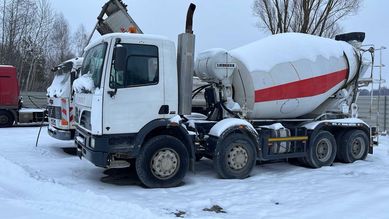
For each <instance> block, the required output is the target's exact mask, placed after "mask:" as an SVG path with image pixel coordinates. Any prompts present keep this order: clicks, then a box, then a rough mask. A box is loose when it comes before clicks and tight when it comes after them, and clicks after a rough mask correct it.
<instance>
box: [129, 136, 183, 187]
mask: <svg viewBox="0 0 389 219" xmlns="http://www.w3.org/2000/svg"><path fill="white" fill-rule="evenodd" d="M135 167H136V172H137V174H138V176H139V179H140V180H141V182H142V183H143V184H144V185H145V186H147V187H149V188H167V187H175V186H178V185H179V184H180V183H181V182H182V179H183V178H184V176H185V174H186V172H187V171H188V168H189V155H188V151H187V149H186V147H185V145H184V144H183V143H182V142H181V141H180V140H178V139H177V138H175V137H172V136H168V135H161V136H157V137H154V138H152V139H150V140H148V141H147V142H146V144H145V145H144V146H143V147H142V148H141V151H140V153H139V156H138V158H137V160H136V165H135Z"/></svg>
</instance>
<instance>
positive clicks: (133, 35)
mask: <svg viewBox="0 0 389 219" xmlns="http://www.w3.org/2000/svg"><path fill="white" fill-rule="evenodd" d="M112 37H130V38H132V39H139V40H145V39H146V40H164V41H171V40H169V39H168V38H167V37H164V36H160V35H153V34H137V33H110V34H106V35H103V36H101V37H99V38H98V39H96V40H95V41H93V42H92V43H90V44H89V45H88V46H87V47H86V48H85V49H84V50H85V51H86V50H88V49H90V48H91V47H93V46H95V45H97V44H99V43H101V42H102V41H104V40H106V39H108V38H112ZM171 42H173V41H171Z"/></svg>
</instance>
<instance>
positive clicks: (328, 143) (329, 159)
mask: <svg viewBox="0 0 389 219" xmlns="http://www.w3.org/2000/svg"><path fill="white" fill-rule="evenodd" d="M336 149H337V148H336V141H335V138H334V136H333V135H332V134H331V133H330V132H328V131H320V132H319V133H318V134H317V135H316V136H313V138H312V139H311V140H310V142H309V148H308V152H307V153H308V154H307V157H306V158H305V159H304V160H305V161H306V164H307V165H308V166H309V167H312V168H320V167H322V166H330V165H331V164H332V163H333V162H334V160H335V156H336Z"/></svg>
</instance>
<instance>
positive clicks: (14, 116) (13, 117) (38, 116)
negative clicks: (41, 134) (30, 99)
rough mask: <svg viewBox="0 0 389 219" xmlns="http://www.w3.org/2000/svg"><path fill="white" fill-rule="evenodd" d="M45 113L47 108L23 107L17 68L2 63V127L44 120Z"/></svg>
mask: <svg viewBox="0 0 389 219" xmlns="http://www.w3.org/2000/svg"><path fill="white" fill-rule="evenodd" d="M45 115H46V111H45V109H37V108H36V109H35V108H34V109H33V108H25V107H23V102H22V99H21V97H20V89H19V83H18V79H17V72H16V68H15V67H14V66H9V65H0V128H3V127H10V126H12V125H14V124H15V123H35V122H42V121H43V120H44V119H45Z"/></svg>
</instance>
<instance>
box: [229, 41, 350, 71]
mask: <svg viewBox="0 0 389 219" xmlns="http://www.w3.org/2000/svg"><path fill="white" fill-rule="evenodd" d="M344 53H346V54H347V56H348V57H352V56H353V55H352V54H354V53H355V52H354V49H353V47H352V46H351V45H350V44H348V43H346V42H340V41H335V40H332V39H328V38H323V37H318V36H313V35H309V34H302V33H283V34H276V35H272V36H269V37H266V38H264V39H261V40H258V41H256V42H253V43H250V44H248V45H245V46H242V47H239V48H236V49H233V50H231V51H230V55H231V56H233V57H235V58H237V59H238V60H240V61H241V62H243V63H244V64H245V65H246V67H247V69H248V71H250V72H255V71H270V70H271V69H272V68H273V67H274V66H276V65H277V64H280V63H286V62H293V61H297V60H300V59H309V60H311V61H316V59H317V57H318V55H321V56H323V57H325V58H327V59H329V58H330V57H342V56H343V55H344ZM274 54H277V55H276V56H275V55H274Z"/></svg>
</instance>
